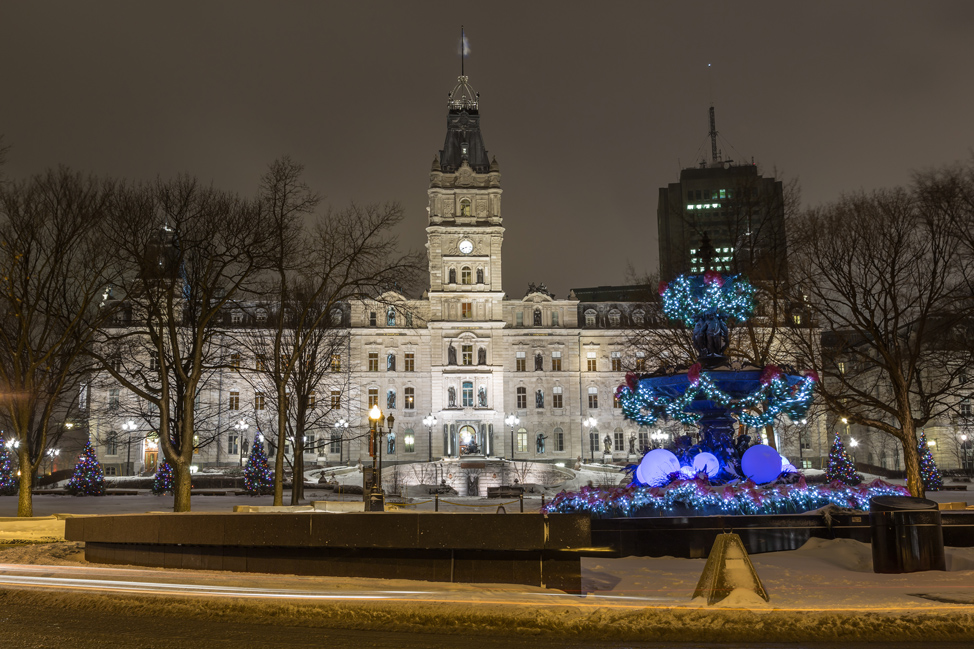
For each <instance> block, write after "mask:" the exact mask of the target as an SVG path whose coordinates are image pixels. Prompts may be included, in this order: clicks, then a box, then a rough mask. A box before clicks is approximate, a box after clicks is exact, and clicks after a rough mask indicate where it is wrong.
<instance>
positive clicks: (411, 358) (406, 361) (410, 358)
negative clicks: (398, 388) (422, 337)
mask: <svg viewBox="0 0 974 649" xmlns="http://www.w3.org/2000/svg"><path fill="white" fill-rule="evenodd" d="M403 365H404V367H403V371H405V372H415V371H416V354H415V353H413V352H406V354H405V355H404V357H403Z"/></svg>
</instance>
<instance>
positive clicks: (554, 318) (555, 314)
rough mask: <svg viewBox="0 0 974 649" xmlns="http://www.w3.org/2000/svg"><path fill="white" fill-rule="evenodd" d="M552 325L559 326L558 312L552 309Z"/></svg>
mask: <svg viewBox="0 0 974 649" xmlns="http://www.w3.org/2000/svg"><path fill="white" fill-rule="evenodd" d="M551 326H552V327H557V326H558V312H557V311H552V312H551Z"/></svg>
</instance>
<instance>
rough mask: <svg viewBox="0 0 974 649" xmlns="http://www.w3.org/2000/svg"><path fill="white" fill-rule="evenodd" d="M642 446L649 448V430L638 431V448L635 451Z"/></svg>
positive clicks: (642, 447) (639, 449)
mask: <svg viewBox="0 0 974 649" xmlns="http://www.w3.org/2000/svg"><path fill="white" fill-rule="evenodd" d="M644 448H649V431H648V430H642V429H640V431H639V448H637V449H636V450H637V451H642V450H643V449H644Z"/></svg>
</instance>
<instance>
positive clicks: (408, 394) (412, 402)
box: [403, 388, 416, 410]
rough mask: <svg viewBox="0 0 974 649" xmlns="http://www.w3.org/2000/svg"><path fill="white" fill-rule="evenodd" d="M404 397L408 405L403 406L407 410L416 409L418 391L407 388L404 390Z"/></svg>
mask: <svg viewBox="0 0 974 649" xmlns="http://www.w3.org/2000/svg"><path fill="white" fill-rule="evenodd" d="M403 397H404V398H405V399H406V405H405V406H403V407H404V408H405V409H406V410H415V409H416V389H415V388H406V389H404V390H403Z"/></svg>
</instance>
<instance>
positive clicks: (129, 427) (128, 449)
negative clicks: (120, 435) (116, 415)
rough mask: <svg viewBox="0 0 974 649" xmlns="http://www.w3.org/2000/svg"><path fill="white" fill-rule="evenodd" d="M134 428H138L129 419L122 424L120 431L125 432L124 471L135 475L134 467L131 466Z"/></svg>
mask: <svg viewBox="0 0 974 649" xmlns="http://www.w3.org/2000/svg"><path fill="white" fill-rule="evenodd" d="M136 428H138V426H137V425H136V424H135V422H134V421H132V420H131V419H129V420H128V421H127V422H125V423H124V424H122V430H124V431H125V470H126V471H128V472H129V473H130V474H134V473H135V467H134V466H132V434H133V433H134V432H135V429H136Z"/></svg>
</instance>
